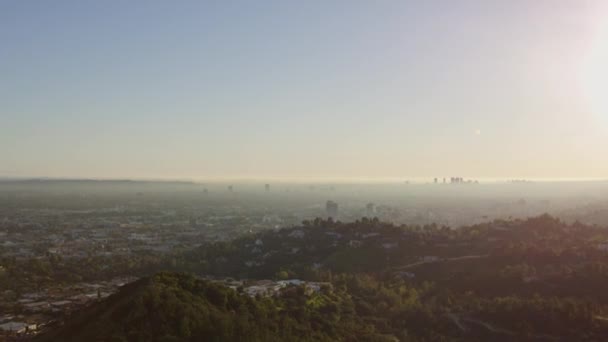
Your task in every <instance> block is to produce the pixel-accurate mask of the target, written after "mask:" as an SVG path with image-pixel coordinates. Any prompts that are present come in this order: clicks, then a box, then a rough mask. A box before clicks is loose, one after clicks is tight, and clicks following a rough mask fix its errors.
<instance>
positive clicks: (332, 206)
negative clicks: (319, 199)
mask: <svg viewBox="0 0 608 342" xmlns="http://www.w3.org/2000/svg"><path fill="white" fill-rule="evenodd" d="M325 211H327V217H328V218H332V219H335V218H336V217H338V203H336V202H334V201H327V203H326V204H325Z"/></svg>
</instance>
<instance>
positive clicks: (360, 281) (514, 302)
mask: <svg viewBox="0 0 608 342" xmlns="http://www.w3.org/2000/svg"><path fill="white" fill-rule="evenodd" d="M606 241H608V231H606V230H605V229H602V228H598V227H593V226H586V225H581V224H571V225H569V224H565V223H563V222H561V221H559V220H556V219H554V218H552V217H549V216H541V217H538V218H534V219H529V220H525V221H519V220H515V221H495V222H491V223H487V224H481V225H475V226H471V227H464V228H462V229H458V230H451V229H448V228H445V227H437V226H425V227H407V226H394V225H391V224H386V223H382V222H379V221H378V220H368V219H364V220H361V221H358V222H353V223H340V222H333V221H323V220H316V221H313V222H305V223H304V224H303V225H302V226H300V227H294V228H290V229H283V230H278V231H268V232H263V233H259V234H251V235H249V236H244V237H242V238H239V239H236V240H233V241H228V242H219V243H213V244H207V245H203V246H201V247H200V248H198V249H196V250H194V251H190V252H185V253H180V254H175V255H171V256H170V257H168V258H160V259H158V261H156V262H150V263H148V264H146V270H154V269H157V270H163V269H164V270H172V271H179V272H184V273H178V274H167V273H162V274H160V275H156V276H152V277H151V278H146V279H143V280H140V281H138V282H136V283H134V284H131V285H129V286H127V287H126V288H124V289H123V290H122V291H121V292H120V293H118V294H117V295H114V296H112V297H110V298H109V299H108V300H106V301H104V302H102V303H100V304H98V305H95V306H93V307H91V308H89V309H87V310H85V312H84V313H78V314H76V315H75V316H73V317H72V318H68V319H67V323H66V325H64V326H58V327H56V328H55V329H50V330H49V332H48V335H45V337H44V338H46V339H43V340H53V338H55V339H54V340H62V339H64V340H70V339H67V337H68V336H74V339H71V340H74V341H75V340H91V341H95V340H100V339H101V340H104V341H105V340H112V339H111V338H115V340H117V341H121V340H127V341H144V340H162V339H164V340H171V339H173V340H180V341H182V340H184V341H188V340H192V341H198V340H218V341H219V340H227V341H231V340H235V341H246V340H252V341H255V340H260V341H262V340H263V341H269V340H270V341H272V340H289V341H298V340H302V341H312V340H315V341H316V340H332V341H334V340H338V341H339V340H342V341H383V340H387V341H396V340H400V341H488V340H492V341H513V340H517V341H536V340H539V341H540V340H565V341H601V340H605V338H606V336H608V294H606V293H605V291H604V289H605V288H607V287H608V252H607V251H605V250H604V249H605V248H604V246H605V245H604V243H605V242H606ZM134 269H135V268H134ZM30 271H31V270H30ZM139 271H140V272H142V273H146V272H150V271H145V270H144V269H143V268H140V269H139ZM3 272H4V273H6V272H7V271H6V270H5V271H3ZM31 272H34V271H31ZM185 274H205V275H214V276H217V277H233V278H240V279H269V278H273V279H290V278H299V279H304V280H308V281H323V282H328V283H330V284H331V286H328V287H327V288H324V289H323V290H321V291H320V292H317V293H308V292H306V291H305V289H304V288H301V287H288V288H286V289H283V290H282V291H280V292H279V293H278V294H277V295H275V296H270V297H263V298H250V297H249V296H247V295H246V294H244V293H242V292H239V291H235V290H231V289H229V288H226V287H223V286H222V285H219V284H212V283H208V282H204V281H202V280H197V279H195V278H194V277H193V276H188V275H185Z"/></svg>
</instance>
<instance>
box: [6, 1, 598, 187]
mask: <svg viewBox="0 0 608 342" xmlns="http://www.w3.org/2000/svg"><path fill="white" fill-rule="evenodd" d="M605 89H608V2H606V1H601V0H597V1H583V0H568V1H565V0H539V1H529V0H503V1H499V0H496V1H487V0H478V1H467V0H462V1H447V0H446V1H441V0H433V1H373V2H371V1H307V2H290V1H255V2H252V1H248V2H247V1H232V2H223V1H218V2H213V1H174V2H169V1H128V2H125V1H60V0H59V1H48V2H34V1H19V0H7V1H2V2H0V177H52V178H101V179H116V178H118V179H189V180H209V179H259V180H264V179H282V180H288V179H290V180H293V179H310V180H320V179H328V180H329V179H332V180H335V179H368V180H379V179H395V180H397V179H402V180H405V179H421V178H426V179H429V180H431V179H432V178H433V177H450V176H462V177H465V178H467V179H469V178H482V179H495V178H533V179H539V178H548V179H575V178H576V179H583V178H594V179H606V178H608V158H606V156H607V155H608V93H606V90H605Z"/></svg>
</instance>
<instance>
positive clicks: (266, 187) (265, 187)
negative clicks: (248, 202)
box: [264, 184, 270, 192]
mask: <svg viewBox="0 0 608 342" xmlns="http://www.w3.org/2000/svg"><path fill="white" fill-rule="evenodd" d="M264 190H266V192H269V191H270V184H266V185H264Z"/></svg>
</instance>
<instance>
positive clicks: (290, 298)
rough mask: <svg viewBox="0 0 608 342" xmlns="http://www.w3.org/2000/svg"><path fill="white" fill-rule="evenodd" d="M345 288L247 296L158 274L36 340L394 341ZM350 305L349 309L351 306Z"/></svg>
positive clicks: (178, 276) (299, 289) (295, 289)
mask: <svg viewBox="0 0 608 342" xmlns="http://www.w3.org/2000/svg"><path fill="white" fill-rule="evenodd" d="M352 307H353V303H352V301H351V299H350V298H349V297H348V296H346V295H345V294H344V293H334V292H333V291H331V290H330V289H324V290H320V291H319V292H316V293H305V292H304V291H303V288H302V287H296V286H292V287H289V288H286V289H284V290H283V291H282V292H281V295H279V296H274V297H260V296H258V297H249V296H247V295H245V294H243V293H239V292H238V291H237V290H234V289H231V288H228V287H226V286H223V285H221V284H218V283H212V282H209V281H205V280H202V279H198V278H195V277H194V276H191V275H186V274H179V273H160V274H157V275H155V276H153V277H150V278H145V279H140V280H139V281H137V282H134V283H131V284H129V285H127V286H125V287H123V288H122V289H121V290H120V291H119V292H118V293H117V294H115V295H112V296H111V297H109V298H108V299H106V300H104V301H102V302H100V303H97V304H95V305H94V306H92V307H89V308H87V309H85V310H83V311H82V312H79V313H77V314H75V315H73V316H72V317H71V318H69V319H68V320H67V322H66V323H65V324H64V325H62V326H55V327H50V329H48V332H46V333H44V334H42V335H40V336H38V338H37V339H36V340H37V341H49V342H50V341H142V342H143V341H336V340H355V339H358V340H362V341H391V340H394V338H392V337H391V336H386V335H382V334H379V333H376V332H374V328H373V326H371V325H370V324H365V323H363V322H362V321H361V320H360V319H359V318H358V317H357V316H356V315H354V312H353V310H352ZM347 308H350V311H346V309H347Z"/></svg>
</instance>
